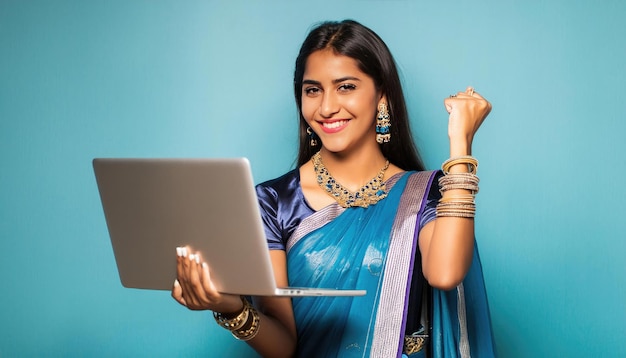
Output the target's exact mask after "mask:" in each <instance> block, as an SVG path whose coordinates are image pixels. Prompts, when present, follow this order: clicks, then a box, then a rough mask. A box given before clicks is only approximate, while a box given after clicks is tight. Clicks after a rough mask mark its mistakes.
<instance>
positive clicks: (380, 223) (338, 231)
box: [287, 175, 407, 357]
mask: <svg viewBox="0 0 626 358" xmlns="http://www.w3.org/2000/svg"><path fill="white" fill-rule="evenodd" d="M406 178H407V175H404V176H403V177H402V178H401V179H400V180H398V182H396V184H395V185H394V186H393V188H392V189H391V190H390V191H389V193H388V196H387V198H386V199H384V200H382V201H380V202H378V203H377V204H376V205H371V206H369V207H368V208H360V207H356V208H348V209H346V210H345V211H344V212H343V213H342V214H340V215H339V216H338V217H337V218H335V219H334V220H332V221H331V222H330V223H328V224H326V225H324V226H322V227H321V228H319V229H317V230H314V231H312V232H311V233H309V234H307V235H306V236H304V237H303V238H302V239H300V240H299V241H298V242H297V243H296V244H295V245H294V246H293V247H291V249H290V250H289V252H288V257H287V263H288V272H289V285H290V286H295V287H298V286H301V287H324V288H344V289H354V288H358V289H365V290H367V294H366V295H365V296H361V297H303V298H294V299H293V309H294V315H295V317H296V327H297V329H298V356H300V357H336V356H341V357H367V356H369V348H370V345H369V344H368V342H371V340H372V336H373V333H374V323H375V317H376V307H377V306H378V300H379V298H380V284H381V280H382V277H383V267H384V265H385V258H386V256H387V255H386V253H387V248H388V247H389V237H390V233H391V228H392V226H393V223H394V218H395V215H396V211H397V207H398V203H399V201H400V197H401V195H402V192H403V189H404V185H405V184H406ZM355 223H358V224H357V225H355ZM329 269H332V271H331V272H329Z"/></svg>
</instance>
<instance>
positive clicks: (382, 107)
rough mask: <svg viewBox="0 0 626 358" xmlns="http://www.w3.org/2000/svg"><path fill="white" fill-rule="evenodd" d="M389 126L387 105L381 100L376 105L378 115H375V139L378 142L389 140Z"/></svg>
mask: <svg viewBox="0 0 626 358" xmlns="http://www.w3.org/2000/svg"><path fill="white" fill-rule="evenodd" d="M390 127H391V121H390V120H389V111H387V105H386V104H385V103H384V102H383V103H381V104H379V105H378V115H377V116H376V141H377V142H378V144H383V143H387V142H389V141H390V140H391V133H390V132H389V128H390Z"/></svg>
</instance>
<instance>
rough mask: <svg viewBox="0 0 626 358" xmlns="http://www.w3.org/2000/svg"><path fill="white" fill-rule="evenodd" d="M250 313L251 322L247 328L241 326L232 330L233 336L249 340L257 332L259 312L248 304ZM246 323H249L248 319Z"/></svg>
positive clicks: (259, 320)
mask: <svg viewBox="0 0 626 358" xmlns="http://www.w3.org/2000/svg"><path fill="white" fill-rule="evenodd" d="M250 315H251V317H252V323H250V326H249V327H248V328H246V329H243V328H241V329H236V330H233V331H232V334H233V337H235V338H237V339H238V340H240V341H249V340H251V339H252V338H254V337H256V335H257V334H259V326H260V322H261V318H260V317H259V313H258V312H257V311H256V310H255V309H254V307H252V306H250ZM246 323H249V320H248V321H247V322H246Z"/></svg>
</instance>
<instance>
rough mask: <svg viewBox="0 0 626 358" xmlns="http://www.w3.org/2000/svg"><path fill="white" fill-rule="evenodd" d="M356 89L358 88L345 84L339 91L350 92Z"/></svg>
mask: <svg viewBox="0 0 626 358" xmlns="http://www.w3.org/2000/svg"><path fill="white" fill-rule="evenodd" d="M355 88H356V86H355V85H353V84H351V83H344V84H342V85H341V86H339V91H340V92H348V91H352V90H353V89H355Z"/></svg>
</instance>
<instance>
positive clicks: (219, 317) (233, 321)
mask: <svg viewBox="0 0 626 358" xmlns="http://www.w3.org/2000/svg"><path fill="white" fill-rule="evenodd" d="M241 302H243V308H242V309H241V312H239V314H238V315H237V316H236V317H233V318H226V317H224V315H223V314H222V313H220V312H215V311H214V312H213V318H215V322H217V324H218V325H219V326H220V327H222V328H226V329H227V330H229V331H233V330H236V329H240V328H241V327H243V326H244V325H245V324H246V322H248V316H249V315H250V308H251V307H252V306H251V305H250V303H249V302H248V300H246V299H245V298H243V297H242V298H241Z"/></svg>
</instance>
